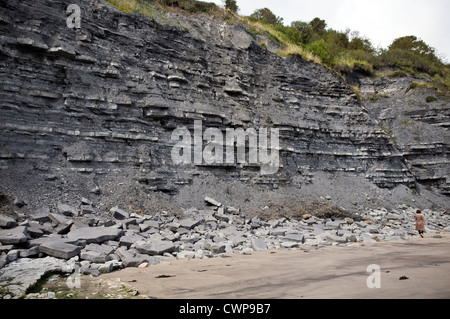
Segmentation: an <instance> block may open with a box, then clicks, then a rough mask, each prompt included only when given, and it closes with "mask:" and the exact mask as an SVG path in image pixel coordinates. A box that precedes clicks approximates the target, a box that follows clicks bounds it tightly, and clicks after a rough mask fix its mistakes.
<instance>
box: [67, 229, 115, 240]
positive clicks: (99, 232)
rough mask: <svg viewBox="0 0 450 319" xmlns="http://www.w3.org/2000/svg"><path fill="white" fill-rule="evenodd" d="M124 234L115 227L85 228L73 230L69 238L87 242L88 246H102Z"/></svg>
mask: <svg viewBox="0 0 450 319" xmlns="http://www.w3.org/2000/svg"><path fill="white" fill-rule="evenodd" d="M121 234H122V230H120V229H117V228H113V227H85V228H78V229H74V230H71V231H70V232H69V233H68V234H67V238H71V239H77V240H85V241H86V243H87V244H89V243H97V244H100V243H102V242H104V241H107V240H115V239H116V238H118V237H119V236H120V235H121Z"/></svg>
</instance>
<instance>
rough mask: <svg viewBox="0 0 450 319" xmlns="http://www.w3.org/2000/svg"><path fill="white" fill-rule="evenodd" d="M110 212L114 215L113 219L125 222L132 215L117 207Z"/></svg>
mask: <svg viewBox="0 0 450 319" xmlns="http://www.w3.org/2000/svg"><path fill="white" fill-rule="evenodd" d="M110 212H111V213H112V214H113V217H114V218H116V219H119V220H124V219H127V218H129V217H130V214H128V213H127V212H126V211H124V210H122V209H120V208H118V207H117V206H116V207H113V208H111V209H110Z"/></svg>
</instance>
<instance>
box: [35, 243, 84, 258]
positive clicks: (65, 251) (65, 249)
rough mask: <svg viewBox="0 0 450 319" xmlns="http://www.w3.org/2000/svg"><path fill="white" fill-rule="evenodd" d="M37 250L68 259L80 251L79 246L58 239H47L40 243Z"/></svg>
mask: <svg viewBox="0 0 450 319" xmlns="http://www.w3.org/2000/svg"><path fill="white" fill-rule="evenodd" d="M39 250H40V252H41V253H45V254H47V255H49V256H53V257H56V258H63V259H70V258H72V257H75V256H77V255H78V254H79V253H80V251H81V247H78V246H75V245H72V244H67V243H63V242H60V241H49V242H46V243H43V244H42V245H40V246H39Z"/></svg>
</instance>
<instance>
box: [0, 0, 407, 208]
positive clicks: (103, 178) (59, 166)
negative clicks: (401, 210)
mask: <svg viewBox="0 0 450 319" xmlns="http://www.w3.org/2000/svg"><path fill="white" fill-rule="evenodd" d="M78 4H79V5H80V8H81V19H82V20H81V28H79V29H73V28H69V27H68V25H67V21H66V18H67V14H66V9H67V5H68V4H67V2H65V1H51V2H48V1H22V2H20V3H16V2H14V1H6V2H3V3H2V5H1V6H0V39H1V45H0V56H1V59H0V61H1V62H0V73H1V75H2V76H1V77H0V88H1V90H0V101H1V102H0V123H1V124H0V132H1V134H0V147H1V151H0V178H1V179H2V181H4V186H3V187H4V188H5V189H6V190H5V192H7V193H8V194H10V195H11V196H17V197H20V198H22V199H23V200H24V201H25V202H26V203H28V204H30V205H28V206H27V207H25V209H31V207H32V206H34V207H35V206H36V205H37V204H42V203H47V204H48V205H51V203H52V202H53V203H54V200H53V199H54V197H58V198H61V197H65V196H67V194H70V193H72V194H82V195H84V196H86V193H88V192H90V191H92V192H94V193H95V192H97V193H99V194H100V193H101V195H102V196H106V197H108V196H116V200H117V197H118V196H117V194H114V192H113V191H109V193H108V191H106V190H107V185H108V183H109V182H111V181H114V182H115V183H121V182H125V183H127V182H129V181H133V183H135V184H136V185H139V187H141V188H142V189H144V190H145V191H146V192H148V193H152V192H161V193H164V194H170V195H171V196H173V198H176V195H177V194H178V193H179V192H180V191H182V190H183V191H184V193H186V192H187V193H189V188H188V187H190V185H192V183H193V182H194V181H195V180H196V179H197V180H200V181H201V180H203V179H206V178H208V177H211V176H212V177H214V178H217V179H220V180H221V181H225V182H226V181H228V182H230V183H231V182H236V183H243V184H246V185H249V186H251V185H261V186H263V188H266V189H269V190H272V189H289V190H290V191H291V192H294V193H295V194H298V195H301V188H302V187H303V186H305V185H308V184H313V183H314V181H317V179H319V178H320V179H321V181H322V182H325V183H326V181H327V180H331V179H334V178H338V177H339V176H342V175H343V176H346V177H351V178H354V180H355V181H361V180H363V181H365V182H368V183H369V184H373V185H376V186H379V187H387V188H393V187H395V186H397V185H406V186H414V182H415V176H414V175H413V173H412V171H411V170H410V168H409V167H408V166H407V165H406V164H405V162H404V156H403V154H402V153H401V152H399V151H398V150H397V149H396V147H395V146H394V145H393V143H392V142H391V141H390V140H389V136H388V134H386V132H384V131H383V130H381V129H379V128H377V126H376V125H375V122H374V121H373V120H372V119H371V117H370V116H369V114H368V113H367V112H366V111H365V109H364V108H362V107H361V105H360V103H359V102H358V100H357V97H356V95H355V94H354V92H353V91H352V90H351V88H350V87H349V86H348V85H347V84H346V83H345V82H344V81H343V80H342V79H341V78H340V77H339V76H337V75H335V74H333V73H332V72H330V71H329V70H327V69H325V68H323V67H321V66H319V65H316V64H313V63H310V62H306V61H304V60H302V59H301V58H298V57H290V58H282V57H279V56H277V55H275V54H273V53H271V52H269V51H268V50H267V49H266V48H264V47H263V46H261V45H259V44H258V43H256V42H255V41H254V37H253V36H252V35H251V33H249V32H248V31H247V30H246V29H245V28H244V27H243V26H241V25H239V24H235V25H229V24H227V23H226V22H224V21H222V20H220V19H215V18H212V17H204V16H200V17H197V16H192V17H183V18H180V19H181V20H180V21H183V23H184V25H187V26H188V27H184V28H183V27H180V26H178V27H176V26H174V25H176V24H174V25H171V24H167V25H163V24H159V23H157V22H156V21H155V20H153V19H149V18H145V17H143V16H141V15H136V14H134V15H129V14H124V13H121V12H119V11H118V10H117V9H116V8H115V7H113V6H111V5H109V4H107V3H105V2H103V1H96V0H94V1H80V2H78ZM160 14H163V13H160ZM169 18H170V19H176V17H175V16H174V15H171V16H169ZM202 19H203V20H202ZM199 21H200V22H202V23H198V22H199ZM195 22H197V23H195ZM199 24H200V25H199ZM195 120H197V121H200V120H201V123H202V125H203V128H204V129H206V128H217V129H219V130H220V131H221V132H222V133H223V134H224V135H225V132H226V130H227V129H238V128H242V129H249V128H254V129H255V130H259V129H260V128H267V129H271V128H276V129H279V132H280V139H279V150H277V151H279V154H280V165H279V166H280V167H279V169H278V171H277V172H276V173H275V174H270V175H261V174H260V167H259V166H258V165H245V164H240V163H238V162H237V161H235V163H233V164H227V165H225V164H214V163H213V164H208V163H205V162H202V163H200V164H196V163H194V162H193V163H192V164H188V165H186V164H185V165H177V164H175V163H174V162H173V160H172V157H171V151H172V150H173V147H174V144H175V142H174V141H173V140H172V139H171V136H172V133H173V131H174V129H176V128H179V127H186V128H187V129H188V130H189V131H190V132H192V134H193V130H194V121H195ZM207 142H208V141H206V142H205V143H207ZM319 176H320V177H319ZM323 176H325V178H324V177H323ZM135 184H133V185H135ZM319 184H320V183H319ZM186 188H187V189H186ZM221 191H222V192H226V189H223V190H221ZM126 192H127V191H125V193H126ZM127 196H129V198H130V201H132V199H131V198H133V196H134V194H133V192H132V191H128V193H127ZM66 199H67V198H66ZM31 204H33V205H31Z"/></svg>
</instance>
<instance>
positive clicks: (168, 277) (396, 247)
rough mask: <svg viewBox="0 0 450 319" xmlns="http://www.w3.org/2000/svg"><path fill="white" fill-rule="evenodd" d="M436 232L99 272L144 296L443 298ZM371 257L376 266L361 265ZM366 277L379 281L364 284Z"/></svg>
mask: <svg viewBox="0 0 450 319" xmlns="http://www.w3.org/2000/svg"><path fill="white" fill-rule="evenodd" d="M441 236H442V238H432V235H430V234H428V235H425V238H423V239H422V238H417V237H413V238H411V239H410V240H407V241H405V240H401V241H392V242H379V243H374V244H365V245H364V246H348V247H339V246H333V247H325V248H320V249H318V250H311V251H309V252H305V251H301V250H296V251H286V250H267V251H261V252H255V253H253V254H251V255H242V254H233V255H230V257H226V258H213V259H190V260H188V259H185V260H172V261H164V262H161V264H159V265H152V266H149V267H147V268H126V269H123V270H120V271H117V272H113V273H109V274H105V275H102V276H101V277H102V278H103V279H116V280H117V278H120V280H121V282H123V283H126V284H127V285H129V286H132V287H134V288H135V289H137V290H138V291H139V293H140V294H144V295H147V296H149V297H152V298H173V299H178V298H183V299H197V298H206V299H215V298H225V299H226V298H237V299H241V298H242V299H253V298H264V299H266V298H267V299H273V298H282V299H288V298H289V299H301V298H326V299H330V298H332V299H336V298H371V299H375V298H419V299H424V298H450V235H449V234H441ZM372 264H375V265H378V266H379V267H380V272H379V273H373V274H372V273H371V272H368V271H367V267H368V266H369V265H372ZM378 274H379V276H378ZM369 276H372V277H371V279H369V281H370V282H371V283H373V284H376V283H378V284H379V288H368V285H367V281H368V277H369ZM374 276H378V277H376V278H375V277H374ZM402 276H405V277H407V279H403V280H400V277H402Z"/></svg>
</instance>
